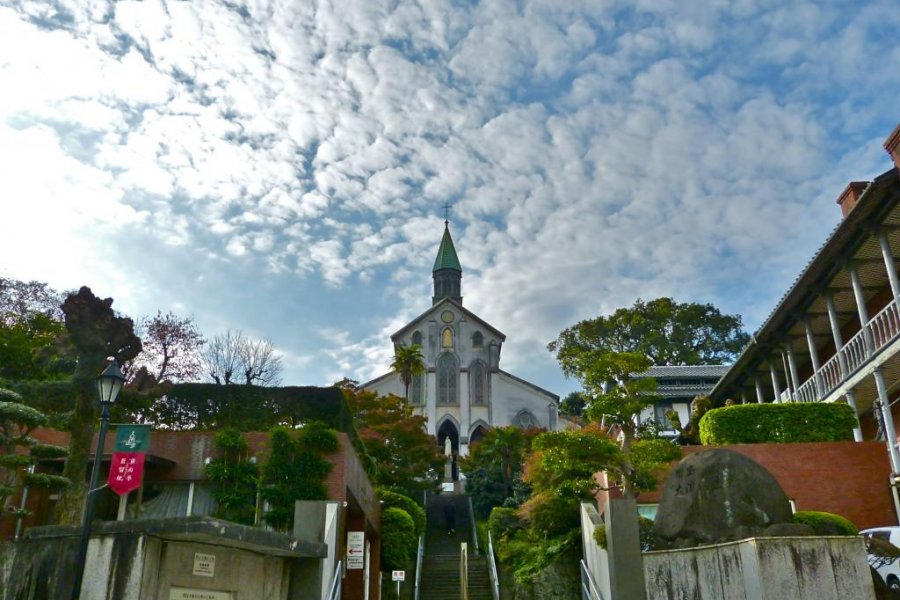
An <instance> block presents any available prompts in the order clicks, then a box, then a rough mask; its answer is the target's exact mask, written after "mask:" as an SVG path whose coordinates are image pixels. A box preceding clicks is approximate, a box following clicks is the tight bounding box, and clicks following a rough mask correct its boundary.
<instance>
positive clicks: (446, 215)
mask: <svg viewBox="0 0 900 600" xmlns="http://www.w3.org/2000/svg"><path fill="white" fill-rule="evenodd" d="M449 223H450V203H449V202H444V224H445V225H446V224H449Z"/></svg>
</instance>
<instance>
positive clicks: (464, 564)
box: [459, 542, 469, 600]
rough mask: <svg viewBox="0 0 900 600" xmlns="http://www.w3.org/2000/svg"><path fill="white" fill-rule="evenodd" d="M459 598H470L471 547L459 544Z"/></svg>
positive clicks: (467, 599) (465, 599)
mask: <svg viewBox="0 0 900 600" xmlns="http://www.w3.org/2000/svg"><path fill="white" fill-rule="evenodd" d="M459 600H469V549H468V546H467V545H466V543H465V542H463V543H462V544H460V545H459Z"/></svg>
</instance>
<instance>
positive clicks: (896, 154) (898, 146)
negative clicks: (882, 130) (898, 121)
mask: <svg viewBox="0 0 900 600" xmlns="http://www.w3.org/2000/svg"><path fill="white" fill-rule="evenodd" d="M884 149H885V150H887V153H888V154H890V155H891V158H892V159H893V160H894V165H895V166H896V167H897V168H898V169H900V125H897V127H895V128H894V131H892V132H891V135H889V136H888V139H886V140H885V141H884Z"/></svg>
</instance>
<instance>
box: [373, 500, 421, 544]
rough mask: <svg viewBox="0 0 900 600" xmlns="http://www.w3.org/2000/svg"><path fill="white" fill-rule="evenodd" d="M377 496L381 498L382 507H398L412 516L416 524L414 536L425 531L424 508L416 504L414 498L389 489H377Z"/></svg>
mask: <svg viewBox="0 0 900 600" xmlns="http://www.w3.org/2000/svg"><path fill="white" fill-rule="evenodd" d="M378 498H379V500H381V507H382V508H384V509H387V508H399V509H402V510H403V511H405V512H406V514H408V515H409V516H410V517H412V520H413V523H414V524H415V526H416V536H420V535H422V534H423V533H424V532H425V509H423V508H422V507H421V506H419V505H418V504H416V501H415V500H413V499H412V498H410V497H409V496H404V495H403V494H398V493H396V492H392V491H390V490H378Z"/></svg>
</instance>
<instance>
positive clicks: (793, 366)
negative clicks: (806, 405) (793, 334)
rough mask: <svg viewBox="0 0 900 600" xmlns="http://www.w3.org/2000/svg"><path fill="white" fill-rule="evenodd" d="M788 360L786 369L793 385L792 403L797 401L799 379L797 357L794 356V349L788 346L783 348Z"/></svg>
mask: <svg viewBox="0 0 900 600" xmlns="http://www.w3.org/2000/svg"><path fill="white" fill-rule="evenodd" d="M785 350H786V351H787V358H788V368H790V370H791V383H792V385H793V392H794V393H793V397H794V402H796V401H797V390H798V389H800V378H799V377H798V376H797V357H796V356H794V347H793V346H791V345H790V344H787V345H786V346H785Z"/></svg>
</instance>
